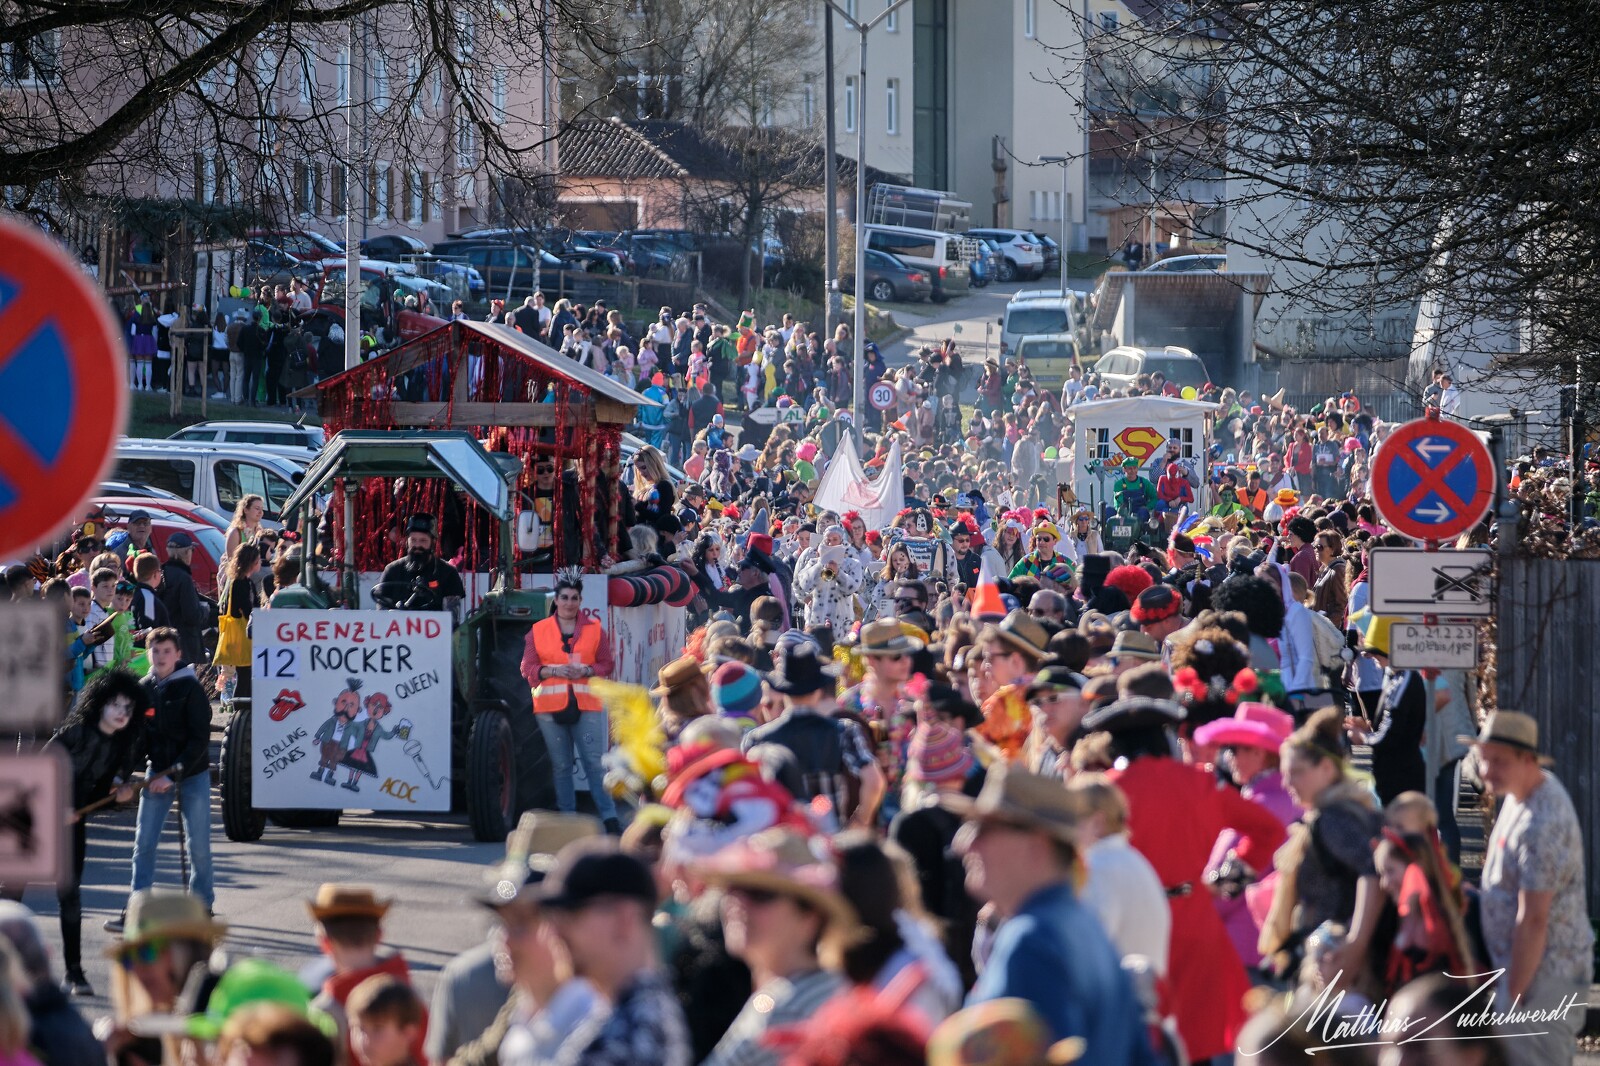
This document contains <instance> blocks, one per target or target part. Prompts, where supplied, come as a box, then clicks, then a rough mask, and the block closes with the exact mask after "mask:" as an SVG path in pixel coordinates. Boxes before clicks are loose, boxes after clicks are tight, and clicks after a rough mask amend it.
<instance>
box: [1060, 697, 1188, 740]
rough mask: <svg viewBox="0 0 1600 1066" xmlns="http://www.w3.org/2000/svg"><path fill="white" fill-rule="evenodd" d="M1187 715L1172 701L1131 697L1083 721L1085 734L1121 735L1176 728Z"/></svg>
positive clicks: (1092, 714)
mask: <svg viewBox="0 0 1600 1066" xmlns="http://www.w3.org/2000/svg"><path fill="white" fill-rule="evenodd" d="M1184 715H1185V711H1184V709H1183V708H1182V707H1180V706H1178V705H1177V704H1176V703H1173V702H1172V701H1171V700H1157V699H1151V698H1150V697H1148V696H1130V697H1128V698H1127V699H1121V700H1117V701H1116V702H1114V703H1110V704H1107V705H1106V706H1104V707H1101V708H1100V709H1099V710H1096V711H1091V712H1090V713H1089V714H1088V715H1086V716H1085V717H1084V719H1083V731H1084V732H1086V733H1097V732H1101V731H1104V732H1107V733H1121V732H1125V731H1127V730H1130V729H1144V728H1147V727H1149V726H1175V725H1177V724H1178V723H1179V722H1181V721H1183V719H1184Z"/></svg>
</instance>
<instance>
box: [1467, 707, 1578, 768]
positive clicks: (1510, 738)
mask: <svg viewBox="0 0 1600 1066" xmlns="http://www.w3.org/2000/svg"><path fill="white" fill-rule="evenodd" d="M1456 739H1457V740H1458V741H1460V742H1461V743H1463V744H1471V745H1472V746H1473V747H1477V746H1478V745H1479V744H1504V745H1505V746H1506V747H1508V748H1516V749H1517V750H1519V751H1526V752H1531V753H1532V754H1534V755H1537V756H1538V757H1539V762H1540V763H1541V764H1542V765H1544V766H1549V765H1551V764H1552V763H1554V761H1555V760H1554V759H1551V758H1550V757H1549V756H1548V755H1543V754H1540V752H1539V723H1538V722H1537V721H1535V720H1534V718H1533V716H1532V715H1527V714H1523V713H1522V712H1521V711H1490V712H1489V717H1487V718H1485V719H1484V720H1483V728H1482V729H1480V730H1478V735H1477V736H1457V737H1456Z"/></svg>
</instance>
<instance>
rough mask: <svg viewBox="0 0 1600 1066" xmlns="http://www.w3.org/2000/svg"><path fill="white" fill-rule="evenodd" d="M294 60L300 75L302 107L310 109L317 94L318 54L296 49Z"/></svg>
mask: <svg viewBox="0 0 1600 1066" xmlns="http://www.w3.org/2000/svg"><path fill="white" fill-rule="evenodd" d="M294 60H295V62H294V65H295V66H296V67H297V68H298V73H299V75H300V106H301V107H310V106H311V102H312V100H313V99H315V97H316V92H317V57H316V53H314V52H311V51H309V50H307V49H305V48H300V49H296V50H295V56H294Z"/></svg>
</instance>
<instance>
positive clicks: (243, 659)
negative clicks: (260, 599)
mask: <svg viewBox="0 0 1600 1066" xmlns="http://www.w3.org/2000/svg"><path fill="white" fill-rule="evenodd" d="M232 599H233V589H232V587H231V586H230V587H229V589H228V593H227V598H226V601H225V602H224V603H223V606H222V610H221V612H220V613H219V615H218V617H217V650H216V653H215V654H213V655H212V656H211V661H212V663H213V664H215V665H217V666H236V667H237V666H249V665H250V630H249V620H248V619H244V618H235V617H234V616H233V615H232V614H230V613H229V611H230V609H231V606H232V604H231V601H232Z"/></svg>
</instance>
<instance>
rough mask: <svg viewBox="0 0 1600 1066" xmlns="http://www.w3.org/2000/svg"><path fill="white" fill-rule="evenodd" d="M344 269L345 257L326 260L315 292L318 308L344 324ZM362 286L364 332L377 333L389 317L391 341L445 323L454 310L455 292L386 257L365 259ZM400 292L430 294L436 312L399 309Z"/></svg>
mask: <svg viewBox="0 0 1600 1066" xmlns="http://www.w3.org/2000/svg"><path fill="white" fill-rule="evenodd" d="M344 270H345V265H344V262H343V261H342V260H340V261H330V262H326V263H324V264H323V266H322V277H321V278H320V279H318V285H317V288H316V291H315V292H314V293H313V299H314V300H315V306H316V309H317V310H318V311H319V312H321V313H323V314H326V315H330V316H332V317H333V318H335V319H337V320H338V321H339V322H341V323H342V322H343V321H344ZM361 285H362V288H361V300H360V302H361V322H360V326H361V329H362V331H363V332H367V333H373V332H376V331H377V329H378V327H379V325H380V324H381V323H382V322H384V321H385V318H386V316H387V321H388V323H389V330H390V336H389V338H388V339H389V340H391V341H408V340H410V339H411V338H413V337H420V336H422V335H423V334H424V333H428V332H430V331H432V330H435V329H437V328H439V327H440V326H442V325H444V324H445V319H444V316H445V315H448V314H449V313H450V303H451V301H452V300H454V299H455V293H454V292H453V291H452V290H451V289H449V288H447V287H446V286H444V285H440V284H439V283H438V282H436V281H429V280H428V279H427V278H421V277H418V276H416V275H415V274H410V273H408V272H407V271H406V269H405V268H404V267H402V266H401V265H400V264H398V263H391V262H388V261H387V260H383V259H364V260H362V262H361ZM396 292H399V293H400V294H401V296H402V299H403V297H404V296H406V295H423V294H426V295H427V297H428V301H429V303H430V304H431V305H432V313H431V314H430V313H427V312H424V311H421V310H412V309H410V308H406V307H404V306H403V305H402V306H401V307H400V308H399V309H398V310H396V309H395V307H394V295H395V293H396ZM385 300H387V301H388V302H389V305H390V306H389V307H388V308H385V307H384V302H385ZM314 332H317V331H314ZM325 332H326V330H322V331H320V333H325ZM320 333H319V335H320Z"/></svg>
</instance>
